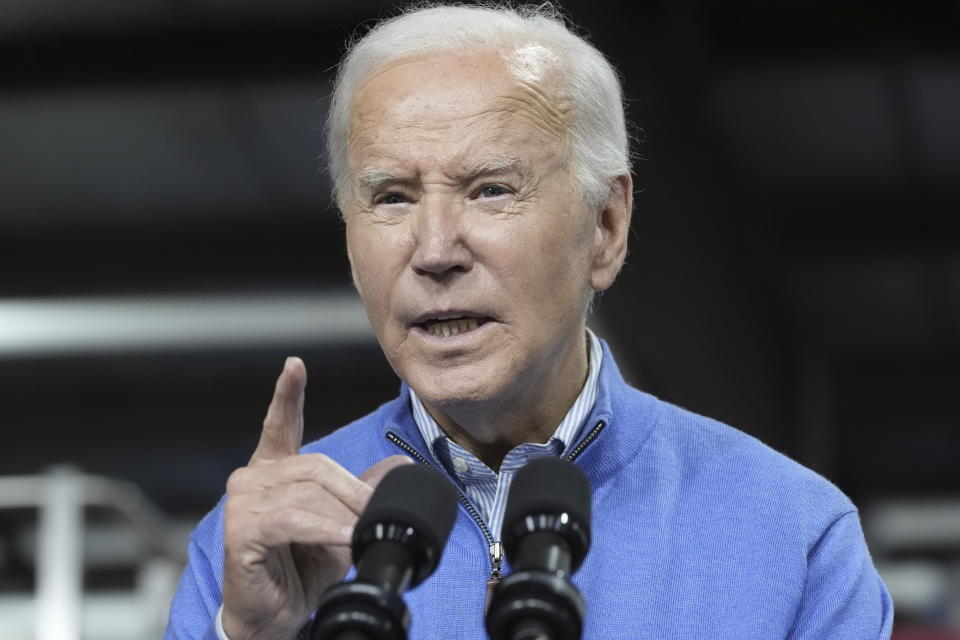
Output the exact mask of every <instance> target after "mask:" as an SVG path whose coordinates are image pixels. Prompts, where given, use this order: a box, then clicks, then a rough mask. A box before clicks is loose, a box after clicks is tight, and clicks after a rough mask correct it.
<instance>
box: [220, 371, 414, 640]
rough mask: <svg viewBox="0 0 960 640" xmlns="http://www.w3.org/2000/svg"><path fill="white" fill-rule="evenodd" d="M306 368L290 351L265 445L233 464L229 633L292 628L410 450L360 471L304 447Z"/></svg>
mask: <svg viewBox="0 0 960 640" xmlns="http://www.w3.org/2000/svg"><path fill="white" fill-rule="evenodd" d="M306 382H307V372H306V368H305V367H304V364H303V361H302V360H300V359H299V358H288V359H287V361H286V363H284V367H283V371H282V372H281V374H280V377H279V378H277V385H276V389H275V390H274V394H273V400H272V401H271V403H270V408H269V409H268V410H267V417H266V418H265V419H264V421H263V431H262V432H261V434H260V442H259V444H258V445H257V449H256V451H254V453H253V456H252V457H251V458H250V462H249V463H248V464H247V466H246V467H241V468H240V469H237V470H236V471H234V472H233V474H231V476H230V479H229V481H228V482H227V500H226V504H225V506H224V516H223V517H224V529H223V538H224V569H223V628H224V632H225V633H226V634H227V636H228V637H229V638H230V640H247V639H253V638H271V639H282V638H293V637H294V636H295V635H296V633H297V632H298V631H299V630H300V628H301V627H302V626H303V625H304V623H305V622H306V620H307V618H308V616H309V615H310V613H311V612H312V611H313V610H314V609H315V608H316V606H317V604H318V602H319V598H320V595H321V594H322V592H323V591H324V590H325V589H326V588H327V587H328V586H329V585H331V584H333V583H334V582H338V581H340V580H342V579H343V577H344V575H345V574H346V572H347V570H348V569H349V568H350V564H351V562H350V547H349V545H350V538H351V535H352V533H353V527H354V525H355V524H356V522H357V518H358V517H359V516H360V514H361V513H362V512H363V509H364V507H366V504H367V502H368V501H369V499H370V496H371V495H372V494H373V489H374V488H375V487H376V485H377V484H378V483H379V482H380V480H381V479H382V478H383V476H384V475H386V474H387V472H388V471H390V470H391V469H393V468H394V467H396V466H399V465H401V464H407V463H409V462H410V460H409V459H408V458H406V457H404V456H391V457H389V458H386V459H385V460H381V461H380V462H378V463H377V464H375V465H373V466H372V467H370V468H369V469H367V470H366V471H365V472H364V473H363V474H361V476H360V477H359V478H356V477H354V476H353V475H352V474H351V473H350V472H349V471H347V470H346V469H344V468H343V467H341V466H340V465H338V464H337V463H336V462H334V461H333V460H331V459H330V458H329V457H327V456H325V455H323V454H319V453H317V454H304V455H300V454H298V451H299V449H300V445H301V444H302V440H303V398H304V388H305V387H306Z"/></svg>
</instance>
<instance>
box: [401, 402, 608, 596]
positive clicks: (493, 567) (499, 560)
mask: <svg viewBox="0 0 960 640" xmlns="http://www.w3.org/2000/svg"><path fill="white" fill-rule="evenodd" d="M606 426H607V423H605V422H604V421H603V420H601V421H599V422H597V424H595V425H593V428H592V429H591V430H590V433H588V434H587V437H585V438H584V439H583V440H581V441H580V444H578V445H577V446H576V447H574V449H573V451H571V452H570V453H569V454H567V456H566V460H567V461H568V462H573V461H574V460H576V459H577V458H578V457H579V456H580V454H581V453H583V451H584V449H586V448H587V447H588V446H590V443H592V442H593V441H594V440H596V439H597V436H599V435H600V432H601V431H603V428H604V427H606ZM386 437H387V440H389V441H390V442H392V443H393V444H395V445H396V446H398V447H400V448H401V449H403V450H404V451H405V452H406V453H408V454H410V456H412V457H413V458H414V459H415V460H417V461H418V462H419V463H420V464H425V465H427V466H428V467H432V468H434V469H436V467H435V466H434V465H433V464H431V463H430V461H429V460H427V459H426V458H425V457H423V455H421V453H420V452H419V451H417V450H416V449H414V448H413V447H411V446H410V445H409V444H407V443H406V441H404V440H403V439H402V438H401V437H400V436H398V435H397V434H395V433H394V432H393V431H387V433H386ZM453 488H454V490H455V491H456V492H457V498H458V499H459V500H460V504H462V505H463V507H464V509H466V510H467V514H468V515H469V516H470V517H471V518H472V519H473V521H474V522H476V523H477V526H478V527H480V532H481V533H482V534H483V537H484V538H485V539H486V541H487V551H488V553H489V555H490V577H489V578H487V603H489V602H490V596H491V594H492V593H493V589H494V587H496V586H497V584H498V583H499V582H500V576H501V572H502V570H503V544H501V543H500V541H499V540H494V539H493V534H491V533H490V528H489V527H487V523H486V522H484V521H483V518H482V517H481V516H480V512H479V511H477V508H476V507H475V506H473V503H472V502H470V499H469V498H467V496H465V495H464V494H463V492H462V491H460V488H459V487H457V486H456V485H454V487H453Z"/></svg>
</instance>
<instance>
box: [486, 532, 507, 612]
mask: <svg viewBox="0 0 960 640" xmlns="http://www.w3.org/2000/svg"><path fill="white" fill-rule="evenodd" d="M502 566H503V545H502V544H500V543H499V542H491V543H490V577H489V578H487V600H486V604H485V605H484V607H483V610H484V611H486V610H487V609H488V608H489V607H490V600H491V599H492V598H493V590H494V589H495V588H496V586H497V585H498V584H500V568H501V567H502Z"/></svg>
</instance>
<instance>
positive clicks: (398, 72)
mask: <svg viewBox="0 0 960 640" xmlns="http://www.w3.org/2000/svg"><path fill="white" fill-rule="evenodd" d="M559 62H560V60H559V57H558V56H557V55H556V54H555V53H554V52H553V51H552V50H551V49H549V48H547V47H545V46H543V45H540V44H537V43H525V44H521V45H516V46H512V47H509V48H507V49H493V50H489V51H478V50H471V51H462V52H439V53H431V54H425V55H419V56H416V57H407V58H403V59H399V60H395V61H392V62H390V63H388V64H385V65H383V66H381V67H380V68H378V69H377V70H376V71H374V72H373V73H371V74H370V75H369V76H368V77H367V78H366V79H365V80H364V81H363V82H362V83H361V84H360V85H359V86H358V88H357V90H356V91H355V92H354V95H353V104H352V109H351V118H350V126H349V133H348V136H349V138H348V145H349V147H350V149H351V151H356V150H357V149H359V148H363V147H369V146H370V145H377V144H383V143H388V144H394V145H395V144H403V143H404V141H405V140H411V141H412V140H418V141H424V140H425V139H427V138H430V137H433V138H434V139H435V140H436V141H438V142H444V141H445V142H446V143H450V142H453V141H458V142H464V139H463V138H464V137H469V138H472V137H474V134H475V133H476V135H477V136H480V137H489V135H490V133H491V130H493V131H494V132H496V131H501V132H503V131H504V130H506V129H513V130H515V131H513V133H514V134H515V135H520V134H522V133H523V131H522V130H523V129H524V128H528V129H530V131H529V133H530V134H531V135H534V136H537V137H541V136H543V137H546V138H547V139H548V140H550V141H551V142H553V143H563V141H564V139H565V137H566V133H567V130H568V128H569V120H570V104H569V100H567V99H566V98H565V96H564V95H563V93H562V91H561V90H560V89H559V87H560V86H561V83H560V82H559V74H560V69H559V67H560V64H559ZM474 142H481V140H480V139H477V140H474Z"/></svg>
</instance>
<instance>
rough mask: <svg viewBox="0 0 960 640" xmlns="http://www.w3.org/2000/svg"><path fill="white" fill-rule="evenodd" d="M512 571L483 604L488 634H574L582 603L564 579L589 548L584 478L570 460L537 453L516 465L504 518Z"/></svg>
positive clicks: (514, 637)
mask: <svg viewBox="0 0 960 640" xmlns="http://www.w3.org/2000/svg"><path fill="white" fill-rule="evenodd" d="M503 522H504V526H503V536H502V537H503V547H504V551H505V552H506V555H507V558H508V559H509V560H510V562H511V564H513V568H514V573H512V574H510V575H509V576H507V577H506V578H504V579H503V581H502V582H500V584H498V585H497V586H496V588H495V589H494V591H493V595H492V597H491V599H490V607H489V609H488V610H487V633H488V634H489V636H490V639H491V640H579V638H580V634H581V631H582V629H583V617H584V614H585V612H586V604H585V603H584V600H583V596H582V595H580V592H579V591H578V590H577V588H576V587H574V586H573V584H571V582H570V577H571V576H572V575H573V573H574V572H575V571H576V570H577V569H579V568H580V565H581V564H582V563H583V559H584V557H585V556H586V555H587V550H588V549H589V548H590V484H589V483H588V482H587V478H586V477H585V476H584V475H583V473H582V472H581V471H580V469H578V468H577V467H576V466H574V464H573V463H571V462H567V461H565V460H561V459H560V458H538V459H536V460H532V461H530V462H529V463H527V464H526V466H524V467H523V468H522V469H520V471H518V472H517V475H516V477H515V478H514V479H513V483H512V485H511V486H510V494H509V496H508V498H507V509H506V513H505V514H504V518H503Z"/></svg>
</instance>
